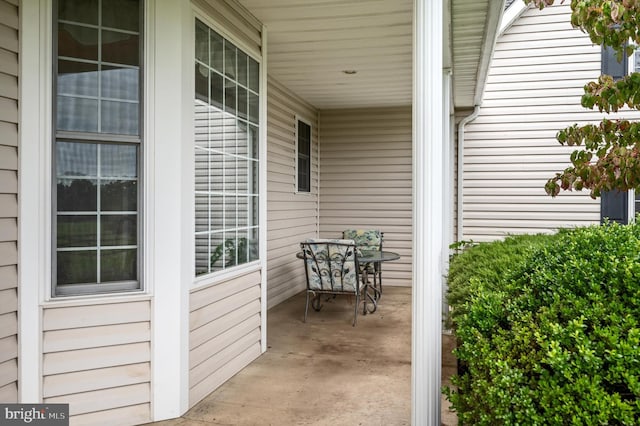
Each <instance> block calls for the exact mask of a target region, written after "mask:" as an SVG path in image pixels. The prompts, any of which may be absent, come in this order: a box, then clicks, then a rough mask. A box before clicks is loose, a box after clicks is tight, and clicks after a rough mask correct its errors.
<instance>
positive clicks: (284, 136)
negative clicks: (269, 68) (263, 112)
mask: <svg viewBox="0 0 640 426" xmlns="http://www.w3.org/2000/svg"><path fill="white" fill-rule="evenodd" d="M267 93H268V98H267V104H268V106H267V111H268V112H267V151H268V152H267V161H268V163H267V190H268V194H267V211H268V213H267V216H268V218H267V220H268V225H267V239H268V242H267V250H268V253H267V271H268V272H267V277H268V280H269V286H268V289H267V292H268V293H267V295H268V296H267V302H268V306H269V307H272V306H275V305H277V304H278V303H280V302H282V301H284V300H286V299H288V298H289V297H291V296H293V295H295V294H296V293H298V292H300V291H302V290H303V289H304V288H305V286H306V278H305V273H304V268H303V267H302V266H303V265H302V261H301V260H300V259H297V258H296V257H295V253H296V252H297V251H299V250H300V242H302V241H304V240H305V239H307V238H311V237H316V236H317V235H318V176H319V169H318V155H317V154H318V124H317V123H318V112H317V111H316V110H315V109H314V108H313V107H312V106H311V105H309V104H307V103H306V102H304V101H303V100H301V99H300V98H298V97H297V96H295V95H294V94H293V93H291V91H289V90H288V89H287V88H285V87H284V86H282V85H281V84H279V83H278V82H276V81H275V80H274V79H272V78H269V81H268V88H267ZM296 114H297V115H299V116H300V117H304V119H305V121H306V120H310V121H309V124H310V125H311V191H310V192H309V193H304V194H296V193H295V192H296V166H295V164H296Z"/></svg>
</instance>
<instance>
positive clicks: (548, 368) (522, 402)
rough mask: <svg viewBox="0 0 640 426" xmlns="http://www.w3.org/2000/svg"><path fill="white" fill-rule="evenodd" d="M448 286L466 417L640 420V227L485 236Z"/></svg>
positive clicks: (458, 395) (476, 420)
mask: <svg viewBox="0 0 640 426" xmlns="http://www.w3.org/2000/svg"><path fill="white" fill-rule="evenodd" d="M449 289H450V290H449V303H450V304H451V305H452V307H453V312H454V315H453V320H454V327H455V333H456V336H457V338H458V348H457V349H456V356H457V357H458V360H459V361H460V362H461V363H462V364H463V365H464V366H465V368H464V372H461V374H460V375H458V376H455V377H454V378H453V384H454V385H455V387H454V388H445V393H446V394H447V396H448V398H449V400H450V401H451V402H452V405H453V407H454V409H455V410H456V411H457V413H458V418H459V420H460V423H461V424H465V425H517V424H519V425H565V424H576V425H607V424H623V425H638V424H640V323H639V322H640V225H627V226H620V225H617V224H611V225H607V226H593V227H587V228H577V229H575V230H572V231H564V232H560V233H559V234H557V235H555V236H526V237H511V238H507V239H506V240H505V241H503V242H495V243H489V244H480V245H478V246H476V247H473V248H471V249H469V250H466V251H465V252H463V253H462V254H460V255H457V256H455V257H454V259H452V263H451V268H450V274H449Z"/></svg>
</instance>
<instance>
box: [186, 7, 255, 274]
mask: <svg viewBox="0 0 640 426" xmlns="http://www.w3.org/2000/svg"><path fill="white" fill-rule="evenodd" d="M195 29H196V45H195V59H196V60H195V64H194V65H195V75H196V88H195V93H194V95H195V96H194V102H195V122H194V151H195V152H194V161H195V188H194V189H195V212H194V214H195V224H196V228H195V233H196V235H195V259H196V262H195V263H196V265H195V275H196V276H201V275H205V274H208V273H212V272H216V271H221V270H224V269H226V268H230V267H233V266H236V265H242V264H244V263H247V262H251V261H254V260H257V258H258V241H257V236H258V234H259V232H258V214H257V206H258V183H257V181H258V173H259V155H258V154H259V153H258V133H259V93H258V89H259V87H258V86H259V85H258V84H257V81H259V80H258V78H259V64H258V63H257V62H256V61H255V60H253V59H252V58H251V57H249V56H248V55H247V54H246V53H244V52H242V51H241V50H240V49H238V48H237V47H236V46H235V45H234V44H233V43H231V42H230V41H228V40H226V39H224V37H222V36H221V35H220V34H218V33H217V32H216V31H214V30H213V29H211V28H209V27H208V26H207V25H206V24H204V23H203V22H201V21H199V20H197V19H196V22H195ZM205 78H207V79H208V82H207V80H205ZM250 123H252V124H250Z"/></svg>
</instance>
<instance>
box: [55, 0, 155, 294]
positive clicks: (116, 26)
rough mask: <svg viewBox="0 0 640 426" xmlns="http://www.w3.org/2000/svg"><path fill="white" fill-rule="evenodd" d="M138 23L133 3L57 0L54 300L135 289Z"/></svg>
mask: <svg viewBox="0 0 640 426" xmlns="http://www.w3.org/2000/svg"><path fill="white" fill-rule="evenodd" d="M142 18H143V13H142V2H140V1H139V0H82V1H81V0H58V8H57V22H55V23H54V25H53V28H54V31H57V40H58V42H57V45H56V51H54V58H53V59H54V64H56V65H57V69H56V72H55V79H54V82H55V93H54V100H55V102H56V108H55V114H56V118H55V120H54V121H55V126H56V128H55V132H56V133H55V135H56V138H55V142H54V143H55V145H54V182H55V187H54V194H53V196H54V202H55V206H56V210H55V212H54V215H53V221H54V231H55V243H56V247H55V250H54V253H53V256H54V259H53V262H54V265H55V270H56V272H55V274H54V276H53V286H54V288H53V294H54V295H55V296H58V295H74V294H89V293H101V292H112V291H121V290H132V289H139V288H140V277H139V263H140V261H139V256H140V251H139V241H140V228H141V226H140V224H141V218H140V205H139V198H140V193H139V176H140V170H139V163H140V161H139V157H140V150H141V142H142V141H141V139H140V128H141V124H140V122H141V117H140V106H141V99H142V97H141V92H140V91H141V85H140V79H141V75H142V73H141V70H142V63H141V58H142V57H143V55H142V49H141V40H142V36H143V34H142ZM86 133H91V134H92V135H91V139H90V141H88V140H86V136H85V134H86ZM101 133H103V134H109V136H108V139H105V140H100V139H96V134H101ZM132 136H133V137H132Z"/></svg>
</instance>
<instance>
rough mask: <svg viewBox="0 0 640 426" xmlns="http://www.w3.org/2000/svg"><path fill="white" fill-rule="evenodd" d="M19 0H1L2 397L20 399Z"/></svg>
mask: <svg viewBox="0 0 640 426" xmlns="http://www.w3.org/2000/svg"><path fill="white" fill-rule="evenodd" d="M18 18H19V15H18V1H17V0H0V401H3V402H17V401H18V69H19V64H18V26H19V25H18Z"/></svg>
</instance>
